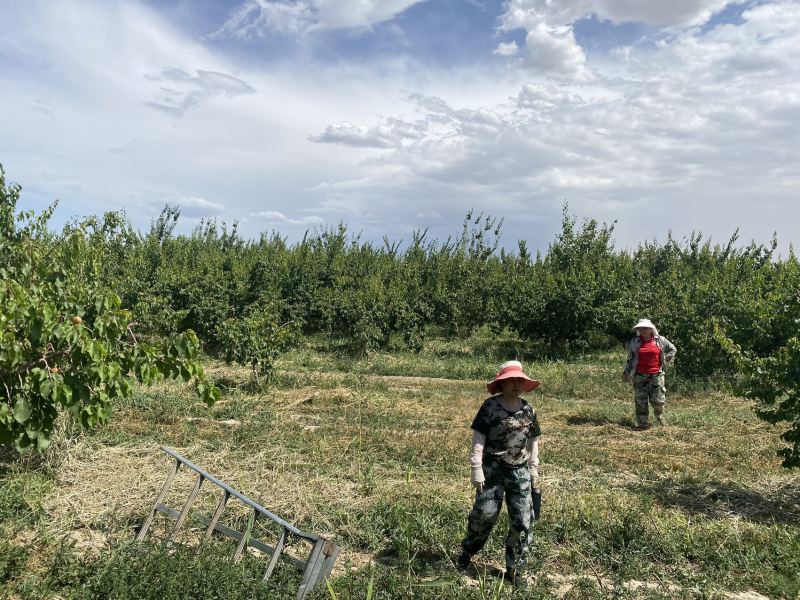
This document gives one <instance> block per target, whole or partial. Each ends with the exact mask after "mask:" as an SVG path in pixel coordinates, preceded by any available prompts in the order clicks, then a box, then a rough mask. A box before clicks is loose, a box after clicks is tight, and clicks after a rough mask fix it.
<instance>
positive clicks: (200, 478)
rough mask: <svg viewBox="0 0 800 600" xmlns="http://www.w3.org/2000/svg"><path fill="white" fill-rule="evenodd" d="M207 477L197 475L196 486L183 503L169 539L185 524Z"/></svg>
mask: <svg viewBox="0 0 800 600" xmlns="http://www.w3.org/2000/svg"><path fill="white" fill-rule="evenodd" d="M204 480H205V477H203V476H202V475H198V476H197V481H195V482H194V487H193V488H192V491H191V492H189V497H188V498H186V502H184V503H183V508H182V509H181V514H180V515H178V522H177V523H175V528H174V529H173V530H172V533H171V534H170V535H169V537H168V538H167V541H169V540H170V539H172V538H173V537H175V534H177V533H178V530H179V529H180V528H181V527H182V526H183V523H184V521H186V515H188V514H189V509H190V508H192V504H194V500H195V498H197V492H199V491H200V486H201V485H203V481H204Z"/></svg>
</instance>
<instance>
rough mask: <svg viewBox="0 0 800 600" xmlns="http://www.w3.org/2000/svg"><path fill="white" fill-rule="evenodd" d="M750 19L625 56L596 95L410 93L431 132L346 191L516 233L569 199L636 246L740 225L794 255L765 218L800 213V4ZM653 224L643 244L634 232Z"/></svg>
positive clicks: (528, 87)
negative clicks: (424, 204)
mask: <svg viewBox="0 0 800 600" xmlns="http://www.w3.org/2000/svg"><path fill="white" fill-rule="evenodd" d="M743 20H744V22H743V23H742V24H740V25H739V24H727V25H720V26H717V27H715V28H712V29H711V30H710V31H706V32H702V31H700V30H699V29H697V28H690V29H688V30H686V31H683V32H673V34H672V35H671V36H670V38H669V39H667V40H666V41H665V43H664V44H663V45H662V46H661V47H655V48H643V49H639V48H631V49H630V51H627V52H626V53H625V54H626V58H627V60H623V61H618V62H616V63H612V64H611V66H610V67H608V72H606V66H605V65H600V66H599V67H598V68H597V69H596V72H595V76H594V79H592V80H591V81H590V82H589V81H584V82H583V83H572V84H562V85H558V86H556V85H554V84H553V83H547V82H546V81H547V80H536V79H534V80H533V81H531V82H529V83H526V84H524V85H522V86H521V89H520V91H519V93H518V94H517V95H516V96H515V97H514V98H513V99H512V100H511V101H510V102H505V103H501V104H496V105H491V106H482V107H476V108H470V109H466V108H459V106H458V104H453V103H450V102H447V101H445V100H444V99H443V98H442V97H438V96H433V95H421V94H415V95H412V96H411V97H410V100H411V101H412V102H413V103H414V106H415V107H416V109H417V111H418V113H419V117H420V118H421V119H422V120H424V121H426V122H428V123H429V124H430V126H429V127H428V128H427V129H426V130H425V131H424V132H423V135H422V137H421V138H420V139H417V140H413V141H411V142H410V143H407V144H405V145H404V146H402V147H397V148H395V149H394V150H392V151H390V152H388V153H385V154H383V155H382V156H381V157H380V158H375V159H372V160H370V161H366V162H364V163H362V164H363V165H364V169H363V172H366V173H370V174H369V175H368V176H367V177H364V176H363V172H362V175H361V176H360V177H359V179H358V185H353V186H349V185H348V183H349V182H348V181H347V180H342V181H340V182H339V184H340V186H341V187H340V188H339V189H342V188H344V189H346V190H347V194H348V197H351V198H354V197H357V198H370V197H381V198H384V199H385V202H387V203H391V202H393V201H392V200H389V199H391V198H397V200H394V202H400V200H399V198H400V197H403V198H406V197H415V196H421V197H435V198H437V201H439V202H442V203H443V204H445V206H448V205H450V204H451V203H455V202H456V200H455V198H458V197H460V198H461V203H460V206H481V207H484V208H486V209H488V210H490V211H492V212H495V213H496V214H502V215H507V216H509V219H508V221H507V223H519V222H520V221H519V218H520V216H521V215H524V214H525V210H524V209H523V207H525V206H527V207H530V208H534V210H535V209H536V207H540V206H550V207H551V208H550V209H549V210H552V207H553V205H554V204H557V203H558V202H559V201H561V200H564V199H568V200H570V202H571V206H572V208H573V210H578V211H579V212H581V211H582V210H586V211H591V213H590V214H593V216H599V217H600V218H606V219H609V220H610V219H613V218H617V217H619V218H621V219H623V220H625V221H626V223H627V225H626V226H625V227H628V228H629V229H627V230H626V229H625V228H624V227H620V232H621V233H622V234H623V235H625V236H626V238H625V239H627V240H641V239H642V238H643V237H652V236H655V235H657V234H658V233H659V232H660V233H662V234H663V233H664V232H665V231H666V230H667V229H668V228H672V229H674V230H675V231H676V232H688V231H691V230H693V229H700V230H705V231H707V232H711V233H714V234H716V235H717V236H720V235H721V236H722V237H724V236H725V235H726V233H730V232H731V231H733V229H735V228H736V227H738V226H740V225H742V226H746V227H750V228H754V229H757V231H758V234H755V233H753V234H752V235H761V236H762V239H764V238H766V237H768V236H769V235H770V233H771V231H772V230H775V229H778V230H779V234H780V233H781V232H784V234H785V235H784V241H785V243H786V242H788V240H791V239H792V236H796V235H798V234H800V230H798V228H796V227H794V226H791V225H788V224H787V223H786V221H785V219H784V220H782V221H781V222H778V221H775V220H774V218H771V217H770V216H769V215H770V214H772V215H775V214H779V213H781V212H785V211H786V210H787V209H788V207H790V206H794V203H795V202H796V192H792V189H793V188H794V187H796V186H798V185H800V163H797V161H796V160H794V158H792V157H793V156H794V155H795V154H796V148H797V147H800V126H799V125H798V123H800V119H799V118H798V117H800V68H798V65H800V5H799V4H797V3H794V2H783V3H776V4H771V5H763V6H757V7H754V8H752V9H750V10H747V11H745V12H744V13H743ZM527 46H528V44H526V47H527ZM564 47H565V48H569V47H571V44H565V46H564ZM568 56H570V55H569V53H568V52H567V53H565V54H559V53H558V52H555V51H554V53H553V55H552V56H551V57H550V59H549V60H548V61H544V57H543V55H542V54H540V61H544V62H545V63H549V64H551V65H553V66H556V65H559V67H558V68H560V69H563V68H564V65H565V64H568V63H569V62H570V60H569V59H568V58H565V57H568ZM572 63H573V64H574V65H576V68H577V66H578V65H580V60H579V59H573V60H572ZM363 127H367V128H368V127H369V126H368V125H363ZM328 189H335V188H334V186H333V183H332V184H331V187H330V188H328ZM756 198H757V199H758V203H757V204H756V203H755V202H753V199H756ZM417 206H420V205H419V204H418V205H417ZM437 209H438V207H437ZM792 210H793V211H794V210H795V209H792ZM598 211H599V214H598ZM608 211H613V212H610V213H609V212H608ZM418 212H419V213H420V214H422V213H424V212H426V211H424V210H419V211H418ZM437 212H439V213H440V214H444V215H447V214H452V213H448V211H447V209H441V210H437ZM620 212H621V213H622V214H619V213H620ZM653 219H655V220H653ZM646 222H650V224H651V229H648V233H647V235H645V236H643V235H642V231H641V229H637V225H640V224H644V223H646ZM787 232H788V239H787V235H786V233H787ZM745 235H747V234H745Z"/></svg>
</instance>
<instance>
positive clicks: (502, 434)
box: [472, 395, 542, 467]
mask: <svg viewBox="0 0 800 600" xmlns="http://www.w3.org/2000/svg"><path fill="white" fill-rule="evenodd" d="M472 429H474V430H475V431H477V432H479V433H482V434H483V435H485V436H486V443H485V445H484V447H483V455H484V456H486V455H491V456H493V457H494V458H496V459H497V460H498V461H499V462H500V463H502V464H505V465H508V466H514V467H516V466H520V465H523V464H526V463H527V462H528V457H529V452H528V440H530V439H532V438H537V437H539V436H540V435H542V431H541V429H540V428H539V420H538V419H537V418H536V412H535V411H534V410H533V407H531V405H530V404H528V403H527V402H525V400H522V408H520V409H519V410H518V411H516V412H510V411H508V410H506V409H505V408H503V405H502V404H501V403H500V396H499V395H497V396H492V397H491V398H488V399H486V400H485V401H484V403H483V404H482V405H481V407H480V409H479V410H478V414H477V415H475V419H474V420H473V421H472Z"/></svg>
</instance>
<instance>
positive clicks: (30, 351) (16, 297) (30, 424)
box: [0, 168, 219, 451]
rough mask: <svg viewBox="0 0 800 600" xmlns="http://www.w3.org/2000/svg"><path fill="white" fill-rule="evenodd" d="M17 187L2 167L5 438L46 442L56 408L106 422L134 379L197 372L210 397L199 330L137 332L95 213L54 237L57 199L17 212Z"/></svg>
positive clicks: (0, 368)
mask: <svg viewBox="0 0 800 600" xmlns="http://www.w3.org/2000/svg"><path fill="white" fill-rule="evenodd" d="M19 191H20V188H19V186H16V185H13V184H12V185H6V182H5V173H4V171H3V170H2V168H0V443H3V444H14V445H15V446H16V447H17V448H18V449H20V450H24V449H26V448H29V447H35V448H36V449H38V450H39V451H43V450H45V449H46V448H47V447H48V446H49V444H50V441H51V436H52V432H53V426H54V423H55V420H56V417H57V416H58V413H59V411H62V410H63V411H66V412H67V413H68V414H69V415H70V416H71V418H72V419H74V420H75V421H76V422H78V423H80V424H81V425H83V426H84V427H93V426H95V425H97V424H100V423H103V422H106V421H107V420H108V419H109V418H110V416H111V412H112V408H113V402H114V401H115V400H116V399H118V398H123V397H126V396H128V395H130V394H131V393H132V391H133V385H134V382H135V381H140V382H145V383H152V382H155V381H158V380H160V379H163V378H165V377H166V378H178V379H182V380H184V381H190V380H192V381H194V384H195V388H196V390H197V394H198V396H199V397H200V398H201V399H202V400H204V401H205V402H207V403H211V402H213V401H214V400H215V399H216V398H217V397H218V396H219V390H218V389H217V388H215V387H214V386H212V385H210V384H209V383H208V382H207V381H206V378H205V376H204V374H203V368H202V366H201V364H200V362H199V360H198V352H199V349H200V344H199V340H198V338H197V336H196V335H195V334H194V332H192V331H191V330H187V331H184V332H182V333H171V334H169V335H167V336H165V337H163V338H160V339H159V340H158V341H156V342H150V343H146V342H143V341H141V340H138V339H137V338H136V335H135V333H134V329H133V320H132V314H131V312H130V311H128V310H125V309H124V308H122V304H121V301H120V298H119V296H118V295H117V294H116V293H114V291H112V290H111V289H110V288H109V287H108V286H107V284H106V281H105V277H104V273H103V268H104V265H106V266H107V265H108V264H109V263H108V261H107V260H106V261H103V257H104V256H106V253H107V250H108V249H107V248H105V247H103V244H99V243H98V239H104V240H105V239H106V238H105V237H104V232H103V230H102V227H99V226H98V223H97V222H96V221H95V220H88V221H86V222H84V223H79V224H74V225H72V226H70V227H68V228H67V229H65V232H64V234H63V236H55V235H53V234H51V233H50V232H49V231H48V229H47V223H48V220H49V218H50V216H51V214H52V211H53V208H54V206H51V207H50V208H49V209H48V210H46V211H44V212H43V213H41V214H40V215H38V216H37V215H36V214H35V213H34V212H33V211H28V212H20V213H17V211H16V207H17V203H18V200H19ZM105 233H107V232H105Z"/></svg>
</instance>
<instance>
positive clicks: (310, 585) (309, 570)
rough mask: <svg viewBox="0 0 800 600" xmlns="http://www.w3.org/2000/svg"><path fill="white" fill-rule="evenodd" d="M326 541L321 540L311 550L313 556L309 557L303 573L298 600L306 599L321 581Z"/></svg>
mask: <svg viewBox="0 0 800 600" xmlns="http://www.w3.org/2000/svg"><path fill="white" fill-rule="evenodd" d="M325 544H326V540H324V539H322V538H320V539H318V540H317V541H316V543H315V544H314V548H312V550H311V556H309V557H308V562H307V563H306V568H305V571H303V578H302V579H301V580H300V587H299V588H298V590H297V600H304V599H305V597H306V596H307V595H308V594H310V593H311V590H313V589H314V586H315V585H316V583H317V579H319V574H320V572H321V571H322V563H323V562H324V559H325V555H324V554H323V550H324V548H325Z"/></svg>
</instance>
